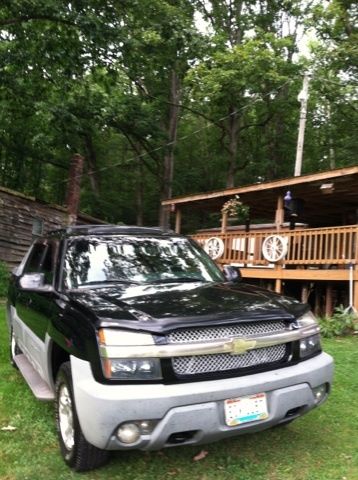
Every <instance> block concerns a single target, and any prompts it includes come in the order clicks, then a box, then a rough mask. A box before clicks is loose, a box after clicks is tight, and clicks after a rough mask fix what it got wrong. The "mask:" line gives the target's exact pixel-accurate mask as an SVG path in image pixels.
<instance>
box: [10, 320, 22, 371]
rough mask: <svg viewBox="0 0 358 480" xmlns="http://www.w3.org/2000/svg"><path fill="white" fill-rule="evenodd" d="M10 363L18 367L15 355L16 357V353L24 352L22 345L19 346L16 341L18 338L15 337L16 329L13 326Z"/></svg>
mask: <svg viewBox="0 0 358 480" xmlns="http://www.w3.org/2000/svg"><path fill="white" fill-rule="evenodd" d="M9 349H10V363H11V365H12V366H13V367H14V368H18V367H17V365H16V363H15V359H14V357H16V355H20V354H21V353H22V351H21V349H20V347H19V346H18V344H17V342H16V338H15V335H14V329H13V328H12V327H11V330H10V347H9Z"/></svg>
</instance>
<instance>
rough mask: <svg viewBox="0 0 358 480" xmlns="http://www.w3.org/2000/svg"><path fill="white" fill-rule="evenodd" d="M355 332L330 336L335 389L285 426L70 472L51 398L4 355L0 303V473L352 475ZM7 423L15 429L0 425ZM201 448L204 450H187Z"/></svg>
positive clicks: (228, 477) (230, 478) (18, 478)
mask: <svg viewBox="0 0 358 480" xmlns="http://www.w3.org/2000/svg"><path fill="white" fill-rule="evenodd" d="M357 340H358V339H357V338H344V339H329V340H326V341H325V342H324V346H325V350H326V351H327V352H329V353H331V354H332V355H333V356H334V358H335V361H336V374H335V383H334V388H333V392H332V394H331V396H330V398H329V400H328V401H327V402H326V403H325V404H324V405H323V406H322V407H320V408H318V409H317V410H314V411H312V412H311V413H309V414H308V415H306V416H305V417H303V418H301V419H298V420H296V421H295V422H293V423H292V424H291V425H289V426H287V427H283V428H276V429H271V430H267V431H265V432H261V433H258V434H251V435H245V436H242V437H237V438H236V439H231V440H226V441H222V442H219V443H216V444H210V445H207V446H204V447H202V448H201V447H178V448H172V449H166V450H163V451H160V452H151V453H144V452H129V453H123V452H116V453H114V454H113V456H112V458H111V461H110V463H109V464H108V465H107V466H105V467H103V468H102V469H100V470H96V471H93V472H88V473H82V474H78V473H74V472H72V471H71V470H69V469H68V468H67V467H66V466H65V464H64V463H63V461H62V459H61V457H60V454H59V449H58V444H57V438H56V432H55V427H54V419H53V416H54V415H53V406H52V404H47V403H41V402H39V401H37V400H36V399H35V398H34V397H33V395H32V393H31V391H30V390H29V388H28V387H27V385H26V384H25V382H24V381H23V379H22V377H21V375H20V374H19V373H18V372H17V371H16V370H15V369H14V368H13V367H11V366H10V364H9V362H8V339H7V330H6V326H5V309H4V307H3V306H1V305H0V479H1V480H27V479H28V480H40V479H41V480H43V479H46V480H57V479H58V480H65V479H80V478H81V479H86V480H100V479H103V480H104V479H107V480H109V479H110V480H144V479H145V480H168V479H176V480H193V479H194V480H214V479H217V480H219V479H220V480H235V479H240V480H253V479H260V480H291V479H292V480H357V479H358V381H357V370H358V348H357V347H358V341H357ZM7 425H11V426H13V427H16V430H14V431H2V430H1V428H2V427H4V426H7ZM202 449H205V450H206V451H207V452H208V454H207V456H206V457H205V458H204V459H203V460H200V461H197V462H194V461H193V457H194V456H195V455H196V454H198V453H199V452H200V451H201V450H202Z"/></svg>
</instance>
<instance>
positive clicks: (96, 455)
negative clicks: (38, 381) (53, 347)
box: [55, 362, 109, 472]
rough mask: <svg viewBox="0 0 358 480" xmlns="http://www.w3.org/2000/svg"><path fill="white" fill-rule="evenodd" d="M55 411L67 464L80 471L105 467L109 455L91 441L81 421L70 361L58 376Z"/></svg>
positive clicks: (63, 455) (62, 450) (62, 451)
mask: <svg viewBox="0 0 358 480" xmlns="http://www.w3.org/2000/svg"><path fill="white" fill-rule="evenodd" d="M55 408H56V427H57V433H58V437H59V442H60V449H61V454H62V457H63V459H64V461H65V462H66V463H67V465H68V466H69V467H71V468H72V469H73V470H75V471H77V472H84V471H87V470H93V469H94V468H97V467H100V466H101V465H103V464H104V463H105V462H106V461H107V459H108V455H109V453H108V452H107V451H105V450H101V449H99V448H97V447H95V446H94V445H91V444H90V443H89V442H87V440H86V439H85V437H84V436H83V433H82V430H81V427H80V424H79V421H78V417H77V412H76V407H75V401H74V395H73V384H72V374H71V365H70V362H66V363H64V364H63V365H62V366H61V368H60V370H59V372H58V375H57V379H56V384H55Z"/></svg>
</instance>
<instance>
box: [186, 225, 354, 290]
mask: <svg viewBox="0 0 358 480" xmlns="http://www.w3.org/2000/svg"><path fill="white" fill-rule="evenodd" d="M269 235H280V236H282V237H283V238H284V239H285V241H286V242H287V254H286V256H285V258H284V259H283V260H281V261H280V262H278V263H276V264H273V263H271V264H270V263H269V262H268V261H267V260H265V258H264V257H263V255H262V244H263V241H264V240H265V238H266V237H267V236H269ZM210 237H217V238H220V239H221V240H222V241H223V242H224V246H225V249H224V253H223V255H222V256H221V258H219V259H217V260H216V261H217V262H218V263H219V264H232V265H238V266H240V267H241V271H242V275H243V277H246V278H258V279H277V280H285V279H287V280H323V281H326V280H327V281H333V280H349V264H353V265H354V274H353V276H354V280H355V281H357V280H358V272H357V270H356V269H355V264H356V263H358V262H357V261H358V226H357V225H352V226H344V227H330V228H310V229H296V230H285V231H277V230H271V231H252V232H243V231H229V232H225V233H219V232H205V233H204V232H203V233H197V234H195V235H192V238H193V239H195V240H196V241H197V242H198V243H199V244H201V245H202V246H204V245H205V242H206V240H208V239H209V238H210Z"/></svg>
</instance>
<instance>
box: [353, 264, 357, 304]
mask: <svg viewBox="0 0 358 480" xmlns="http://www.w3.org/2000/svg"><path fill="white" fill-rule="evenodd" d="M357 272H358V268H357V265H354V269H353V274H355V275H356V274H357ZM354 278H355V277H354ZM353 307H354V308H355V309H356V311H357V312H358V280H354V281H353Z"/></svg>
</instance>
